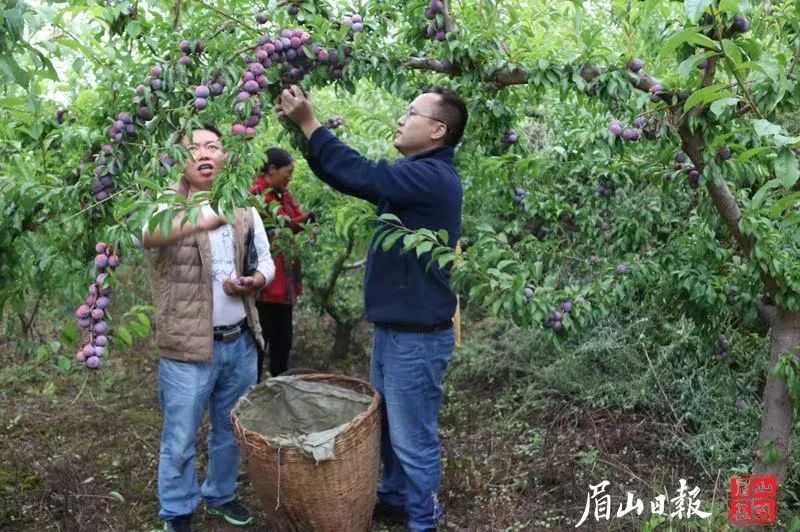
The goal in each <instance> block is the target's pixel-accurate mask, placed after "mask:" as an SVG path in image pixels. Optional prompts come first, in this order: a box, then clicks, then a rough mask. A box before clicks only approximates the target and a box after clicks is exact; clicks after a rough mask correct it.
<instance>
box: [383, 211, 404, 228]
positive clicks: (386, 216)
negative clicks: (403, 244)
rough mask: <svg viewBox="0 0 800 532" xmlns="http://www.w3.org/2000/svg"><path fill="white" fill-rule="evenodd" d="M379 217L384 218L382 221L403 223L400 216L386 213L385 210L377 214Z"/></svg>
mask: <svg viewBox="0 0 800 532" xmlns="http://www.w3.org/2000/svg"><path fill="white" fill-rule="evenodd" d="M379 218H380V219H381V220H384V221H386V222H394V223H396V224H399V225H403V222H402V221H400V218H398V217H397V216H395V215H394V214H391V213H388V212H387V213H384V214H381V215H380V216H379Z"/></svg>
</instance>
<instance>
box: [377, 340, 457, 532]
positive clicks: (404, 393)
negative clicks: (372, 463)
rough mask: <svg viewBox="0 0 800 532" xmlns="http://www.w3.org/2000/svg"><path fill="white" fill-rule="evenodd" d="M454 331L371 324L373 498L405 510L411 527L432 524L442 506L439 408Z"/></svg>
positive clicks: (429, 526) (433, 524) (430, 526)
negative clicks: (377, 461)
mask: <svg viewBox="0 0 800 532" xmlns="http://www.w3.org/2000/svg"><path fill="white" fill-rule="evenodd" d="M454 343H455V340H454V333H453V329H447V330H444V331H438V332H433V333H402V332H395V331H392V330H389V329H385V328H383V327H377V326H376V327H375V335H374V338H373V345H372V367H371V370H370V381H371V383H372V385H373V386H375V388H377V390H378V391H379V392H380V394H381V395H382V396H383V409H384V410H383V414H384V416H383V419H384V425H383V433H382V441H381V462H382V463H383V477H382V479H381V484H380V486H379V487H378V498H379V499H380V500H381V501H382V502H384V503H386V504H390V505H392V506H398V507H401V508H404V509H405V511H406V513H407V514H408V527H409V529H411V530H425V529H428V528H433V527H435V526H436V524H437V522H438V520H439V518H440V517H441V514H442V510H441V506H440V504H439V498H438V497H439V489H440V488H441V484H442V466H441V458H442V452H441V447H440V445H439V430H438V419H439V407H440V406H441V404H442V399H443V398H444V386H443V384H442V378H443V377H444V372H445V369H447V364H448V363H449V362H450V358H451V357H452V354H453V345H454Z"/></svg>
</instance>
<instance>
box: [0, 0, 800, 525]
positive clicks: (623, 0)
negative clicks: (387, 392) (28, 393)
mask: <svg viewBox="0 0 800 532" xmlns="http://www.w3.org/2000/svg"><path fill="white" fill-rule="evenodd" d="M0 24H2V27H1V28H2V31H1V32H0V76H2V79H3V91H2V94H0V121H2V124H3V127H2V129H0V169H2V171H1V172H0V209H2V213H3V222H2V231H1V232H0V310H2V320H3V327H4V334H8V335H14V336H15V337H16V336H18V337H20V338H25V339H27V341H28V342H29V343H30V344H31V345H34V346H38V347H37V348H32V351H31V353H33V354H31V355H30V358H31V360H18V362H19V364H21V365H24V364H30V365H31V367H35V368H37V369H39V368H42V367H49V366H52V365H55V366H56V367H58V368H60V371H62V372H75V371H88V370H96V371H97V372H103V371H108V370H110V369H111V368H113V365H114V364H115V360H118V357H120V356H123V355H121V354H120V353H121V352H123V351H126V350H129V349H131V348H132V347H133V346H135V345H137V342H140V341H143V339H145V338H147V337H148V336H149V335H150V321H149V317H148V315H149V307H148V306H147V304H146V302H141V301H132V300H129V299H125V297H126V296H125V294H124V292H123V291H120V290H119V287H120V283H121V281H120V277H121V276H122V275H123V273H124V272H125V271H126V268H133V267H134V266H133V264H137V263H138V264H140V263H141V257H142V252H141V250H139V248H137V247H136V242H135V238H136V237H137V236H138V235H140V231H141V228H142V227H143V226H148V227H150V228H154V227H167V226H168V225H169V224H170V223H171V221H172V219H173V218H174V216H175V215H176V213H178V212H179V211H182V210H186V211H187V212H188V213H189V219H190V220H196V219H197V216H198V212H199V205H200V203H201V202H203V201H208V200H211V201H212V203H213V204H214V205H216V206H218V208H219V209H220V210H221V211H222V212H230V210H231V209H232V207H233V206H234V205H236V206H245V205H254V206H257V207H259V208H260V209H262V211H263V202H261V203H262V204H260V203H259V200H258V198H255V197H252V196H249V195H248V193H247V190H248V187H249V185H250V184H251V182H252V179H253V176H254V175H256V173H257V171H258V169H259V168H260V167H261V165H262V164H263V161H264V151H265V149H266V148H268V147H270V146H273V145H283V146H284V147H291V148H292V149H293V150H294V153H295V155H296V157H297V159H298V163H299V165H298V169H297V170H296V175H297V178H296V179H295V183H294V184H293V185H292V187H293V190H295V192H294V194H295V195H296V196H297V197H298V198H299V199H300V200H301V202H302V203H303V204H304V206H305V207H307V208H308V209H309V210H310V211H313V212H315V213H316V214H317V219H316V222H315V223H313V224H310V225H309V226H308V227H307V230H306V231H303V232H300V233H298V234H296V235H293V234H292V233H291V232H290V231H288V230H284V229H282V227H281V222H280V220H279V219H278V218H276V217H275V216H274V213H264V214H265V216H266V217H267V219H271V220H272V221H271V222H268V223H267V225H268V228H270V229H274V230H275V241H276V242H279V245H280V248H281V249H282V250H283V251H284V252H286V253H287V254H289V255H292V256H297V257H299V258H301V259H302V262H303V267H304V282H305V283H306V294H305V296H304V298H303V299H304V302H303V304H304V305H307V306H308V308H310V309H313V311H312V312H311V313H310V314H309V316H311V317H312V318H309V319H316V320H325V321H324V322H325V323H330V324H332V325H333V329H334V330H335V336H334V341H333V342H332V343H331V348H330V354H329V355H330V357H331V359H332V360H339V359H342V358H343V357H345V356H346V355H347V353H348V351H349V350H350V349H351V348H352V346H353V343H354V341H355V340H354V336H353V331H354V328H355V327H356V326H357V324H358V323H359V322H360V321H362V319H363V303H362V299H361V295H362V285H361V277H362V275H363V268H362V267H363V263H364V261H363V259H364V257H365V255H366V253H367V251H368V249H369V247H370V245H373V246H376V247H377V248H379V249H380V248H382V249H389V248H390V247H391V246H402V247H403V248H404V249H405V250H406V251H407V252H408V253H415V254H417V256H418V257H420V260H425V261H437V262H438V264H440V265H442V266H445V265H447V266H449V267H451V268H452V272H453V277H452V282H453V286H454V288H455V289H456V291H457V293H459V294H460V296H461V298H462V305H463V306H464V308H465V310H466V311H468V312H476V313H477V314H478V315H481V316H490V317H493V318H495V319H497V320H500V321H502V322H505V323H507V324H509V326H513V327H515V328H519V329H521V330H523V331H527V333H526V334H530V335H534V334H535V335H537V338H540V339H541V342H542V344H543V345H544V344H546V345H548V346H550V347H548V348H552V349H555V350H556V352H558V350H565V349H574V348H575V346H576V345H580V344H581V343H582V342H583V340H581V339H583V338H586V337H587V336H592V334H593V333H592V331H595V330H597V329H596V327H598V326H599V324H602V323H606V322H607V320H609V319H611V318H612V317H614V316H616V315H620V314H625V315H633V316H643V315H644V314H645V313H646V312H650V314H647V316H648V317H649V318H648V319H651V320H656V321H664V322H665V327H667V328H668V327H669V326H671V325H670V324H671V323H678V321H679V320H689V321H690V322H692V324H693V327H695V328H696V330H697V331H699V333H698V334H699V337H701V338H702V342H705V343H704V346H705V347H704V349H705V350H706V352H707V354H708V357H707V360H703V361H696V360H695V359H694V358H692V359H691V360H690V359H689V358H685V359H683V360H681V356H682V352H681V349H680V348H679V347H678V346H677V344H676V345H675V347H676V348H675V350H674V351H671V352H672V353H673V354H672V355H671V356H672V357H675V359H671V361H670V363H673V362H674V363H675V364H678V365H682V367H683V368H684V370H685V371H687V372H692V371H695V369H696V368H698V367H702V368H704V370H703V371H706V370H708V368H711V367H714V368H717V369H714V370H713V371H715V372H718V371H725V372H726V375H729V376H730V379H731V382H733V383H735V386H736V387H738V391H737V392H736V393H737V394H738V395H736V397H735V402H734V401H730V403H731V404H729V405H728V406H730V407H731V409H732V412H733V413H735V412H736V411H741V410H745V409H751V408H756V405H759V406H760V411H759V423H760V430H759V431H758V434H753V435H752V438H751V440H750V442H749V443H750V454H749V458H748V460H747V463H741V462H740V463H741V465H742V467H746V468H747V469H748V470H752V471H755V472H762V473H768V474H773V475H776V476H777V477H778V479H779V480H780V481H781V482H784V483H786V485H789V484H791V482H790V481H791V479H792V478H793V476H792V475H793V472H792V459H791V457H792V452H793V451H792V431H793V426H794V422H795V409H796V408H797V406H798V405H800V375H799V374H798V372H800V356H798V355H799V354H798V348H800V260H798V259H800V239H798V234H800V232H798V228H799V227H800V183H799V182H798V179H799V178H800V164H799V163H798V155H799V152H798V148H800V127H798V125H797V117H798V116H800V113H798V110H799V109H800V85H799V84H798V82H797V80H798V76H800V68H798V64H797V63H798V62H799V61H800V2H797V1H795V0H771V1H770V0H764V1H756V0H749V1H748V0H742V1H738V0H684V1H662V0H605V1H597V2H581V1H578V0H570V1H567V0H562V1H558V0H556V1H546V0H542V1H536V0H534V1H531V2H499V1H498V2H495V1H482V0H479V1H475V2H467V1H463V0H461V1H451V0H431V1H430V2H426V1H422V0H413V1H396V0H383V1H372V2H336V1H333V0H330V1H313V0H302V1H300V0H289V1H282V2H276V1H275V0H269V1H265V2H242V1H239V0H226V1H223V2H206V1H204V0H198V1H192V2H161V1H157V0H154V1H152V2H148V3H139V2H133V3H129V2H119V3H114V2H111V3H95V2H84V1H74V2H70V3H67V4H65V3H58V2H39V3H35V4H34V3H25V2H22V1H20V0H12V1H11V2H8V3H7V5H6V8H5V11H4V15H3V18H0ZM291 84H299V85H300V86H302V87H303V88H304V90H306V91H307V92H308V93H309V94H310V95H311V97H312V99H313V101H314V102H315V107H316V110H317V113H318V115H319V117H320V119H321V120H322V121H323V123H325V125H327V127H329V128H330V129H331V130H332V131H334V132H335V134H337V135H339V136H340V137H341V138H342V139H343V140H345V141H346V142H348V143H351V144H352V145H353V146H354V147H356V148H357V149H359V150H360V151H361V152H362V153H364V154H365V155H368V156H370V157H375V158H380V157H385V158H393V157H396V156H397V154H396V153H395V152H394V151H393V149H392V138H393V132H394V130H395V124H396V121H397V119H398V117H399V116H401V115H402V112H403V109H404V107H405V105H407V104H408V102H409V101H410V100H411V99H413V97H414V96H416V95H417V94H418V93H419V91H420V89H421V88H422V87H425V86H431V85H442V86H447V87H450V88H453V89H455V90H457V91H458V92H459V93H460V94H462V95H463V97H464V98H465V100H466V101H467V103H468V107H469V111H470V119H469V123H468V125H467V130H466V134H465V138H464V141H463V143H462V145H461V146H460V148H459V149H458V150H457V152H456V161H457V167H458V169H459V171H460V173H461V176H462V178H463V181H464V190H465V196H464V212H463V234H462V235H461V240H460V245H461V250H460V251H459V252H458V253H457V252H456V250H454V249H449V248H447V247H446V246H444V245H442V242H445V241H446V238H442V237H443V236H444V235H440V234H438V233H437V232H436V231H434V230H431V231H417V232H412V231H408V230H407V229H406V228H405V227H404V226H403V223H402V220H400V219H397V218H396V217H393V216H384V217H383V218H382V219H380V220H379V219H377V218H376V217H375V214H374V211H373V209H372V208H371V206H370V205H368V204H366V203H364V202H362V201H360V200H356V199H352V198H347V197H344V196H342V195H339V194H337V193H335V192H334V191H332V190H330V189H329V188H327V187H326V186H324V185H322V183H321V182H320V181H318V180H316V179H315V178H314V177H313V175H312V174H311V172H310V170H309V169H308V168H307V166H305V165H304V164H303V163H302V155H301V154H302V151H303V150H304V143H303V140H302V135H301V134H300V132H299V131H297V130H296V129H295V128H291V127H288V125H287V124H284V123H281V122H280V121H278V119H277V118H276V116H275V114H274V113H273V110H272V108H273V102H274V99H275V97H276V96H277V95H278V94H279V93H280V91H281V90H282V89H283V88H285V87H287V86H289V85H291ZM204 123H211V124H215V125H216V126H217V127H218V128H219V129H220V130H222V131H223V141H224V146H225V150H226V151H228V152H229V153H230V157H229V159H228V164H227V167H226V171H225V173H224V174H223V175H222V176H220V178H218V179H216V181H215V183H214V187H213V190H212V191H211V192H210V193H203V194H196V195H195V196H193V197H192V198H191V199H189V200H185V199H183V198H181V197H178V196H176V195H165V194H164V191H165V190H166V189H168V188H169V187H171V186H172V185H173V184H175V183H176V182H177V180H178V178H179V175H180V173H179V172H180V169H179V168H180V164H181V163H182V162H183V161H185V160H186V158H187V157H189V153H188V152H187V151H186V150H185V149H184V148H183V146H182V145H181V144H180V142H179V140H180V139H181V138H182V136H183V134H184V133H185V132H186V131H188V130H191V129H192V128H193V127H197V126H199V125H202V124H204ZM157 202H159V203H163V202H166V203H167V204H168V208H167V209H165V210H160V211H157V210H156V209H157ZM381 224H385V225H389V226H392V231H390V232H382V233H381V238H379V239H378V240H377V241H375V242H372V240H371V239H372V236H373V233H374V231H375V227H376V226H377V225H381ZM273 245H274V243H273ZM129 264H131V266H129ZM129 271H133V270H129ZM137 271H139V272H140V270H137ZM139 275H141V273H139ZM139 282H144V279H140V280H139ZM115 299H119V300H120V301H114V300H115ZM124 305H127V306H124ZM56 309H60V310H59V311H58V312H56V311H55V310H56ZM644 309H650V310H647V311H646V310H644ZM653 309H659V310H658V311H657V312H654V311H653ZM44 313H46V314H47V319H52V320H56V321H57V322H58V328H57V329H58V332H57V334H54V335H52V336H51V337H48V336H47V335H42V334H41V333H37V323H40V322H41V320H43V319H44V318H42V317H41V316H42V314H44ZM666 322H669V323H666ZM466 332H467V334H468V332H469V330H468V329H467V330H466ZM641 334H642V335H644V334H645V333H641ZM737 338H739V339H743V338H761V339H763V342H764V343H763V344H759V345H762V346H768V349H765V350H763V351H758V353H757V356H756V353H755V352H752V353H750V352H748V353H745V352H746V351H747V348H746V347H742V348H741V349H740V348H739V346H737ZM643 341H645V340H643ZM656 343H657V342H656ZM125 356H128V355H125ZM486 356H487V357H489V356H491V355H490V354H487V355H486ZM529 369H530V368H529ZM534 369H535V368H534ZM598 371H599V370H598ZM9 375H11V376H12V377H15V376H19V373H10V374H9ZM726 378H727V377H726ZM701 385H702V383H700V384H697V386H701ZM732 393H733V392H732ZM665 394H669V390H666V391H665ZM745 396H746V397H747V399H745ZM652 400H653V401H658V402H660V401H661V400H662V397H661V396H660V395H659V396H658V397H655V398H653V399H652ZM734 405H735V409H734ZM670 408H672V407H670ZM673 413H674V410H673ZM733 413H732V414H731V415H733ZM695 415H698V414H697V413H695ZM699 415H700V416H702V414H699ZM795 474H796V472H795ZM712 480H713V479H712ZM795 502H796V501H795ZM794 510H795V511H797V507H796V506H795V507H794Z"/></svg>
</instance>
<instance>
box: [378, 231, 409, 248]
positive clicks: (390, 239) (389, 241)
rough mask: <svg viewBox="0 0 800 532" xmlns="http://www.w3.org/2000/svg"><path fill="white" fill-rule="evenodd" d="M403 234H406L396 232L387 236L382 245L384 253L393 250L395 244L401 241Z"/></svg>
mask: <svg viewBox="0 0 800 532" xmlns="http://www.w3.org/2000/svg"><path fill="white" fill-rule="evenodd" d="M403 234H404V233H403V232H402V231H396V232H394V233H392V234H390V235H389V236H387V237H386V238H385V239H384V240H383V242H382V244H381V248H382V249H383V251H389V250H390V249H392V246H394V244H395V242H397V241H398V240H399V239H400V237H402V236H403Z"/></svg>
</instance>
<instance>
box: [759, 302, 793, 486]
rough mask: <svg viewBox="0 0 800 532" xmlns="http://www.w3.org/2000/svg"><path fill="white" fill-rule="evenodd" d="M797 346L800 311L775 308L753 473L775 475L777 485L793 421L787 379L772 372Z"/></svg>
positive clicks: (785, 461) (783, 474) (782, 475)
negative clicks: (773, 454)
mask: <svg viewBox="0 0 800 532" xmlns="http://www.w3.org/2000/svg"><path fill="white" fill-rule="evenodd" d="M798 346H800V313H795V312H790V311H788V310H784V309H780V308H779V309H778V310H777V313H776V315H775V319H774V321H773V322H772V341H771V345H770V356H769V374H768V376H767V385H766V388H765V389H764V417H763V419H762V420H761V432H760V434H759V436H758V450H757V451H756V457H757V460H756V466H755V472H756V473H759V474H764V475H774V476H775V477H777V479H778V484H782V483H783V480H784V479H785V478H786V471H787V469H788V460H789V450H790V445H791V437H792V425H793V421H794V404H792V400H791V398H790V397H789V394H788V393H787V391H786V382H785V381H784V379H783V378H781V377H776V376H773V375H772V371H773V368H774V367H775V364H776V363H777V362H778V358H779V357H780V355H782V354H783V353H786V352H796V351H797V348H798ZM771 442H772V443H774V445H775V448H776V449H777V451H778V459H777V460H776V461H774V462H772V463H771V464H766V463H764V459H765V458H766V457H767V455H768V453H767V451H768V449H769V447H770V443H771Z"/></svg>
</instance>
